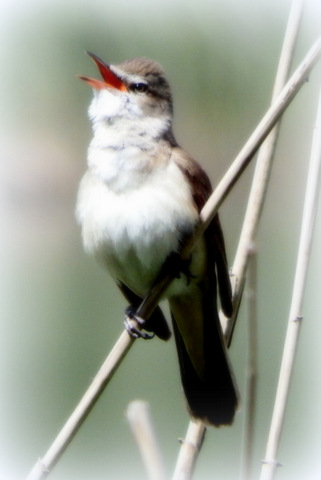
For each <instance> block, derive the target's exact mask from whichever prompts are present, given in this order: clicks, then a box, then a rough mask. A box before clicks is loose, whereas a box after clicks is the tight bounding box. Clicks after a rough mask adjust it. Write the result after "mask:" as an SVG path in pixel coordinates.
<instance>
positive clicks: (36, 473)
mask: <svg viewBox="0 0 321 480" xmlns="http://www.w3.org/2000/svg"><path fill="white" fill-rule="evenodd" d="M320 56H321V38H320V39H319V40H318V41H317V42H316V43H315V44H314V45H313V46H312V48H311V49H310V51H309V52H308V53H307V55H306V57H305V58H304V60H303V61H302V63H301V65H300V66H299V68H298V69H297V70H296V72H295V73H294V74H293V76H292V77H291V79H290V80H289V82H288V83H287V85H286V86H285V87H284V89H283V90H282V92H281V94H280V95H279V96H278V98H277V99H276V101H275V102H274V104H273V105H272V106H271V107H270V109H269V110H268V111H267V113H266V114H265V116H264V117H263V119H262V120H261V122H260V123H259V125H258V126H257V128H256V129H255V130H254V132H253V134H252V135H251V137H250V138H249V140H248V141H247V142H246V144H245V145H244V147H243V148H242V150H241V152H240V153H239V155H238V156H237V157H236V159H235V161H234V162H233V164H232V165H231V167H230V168H229V170H228V171H227V173H226V174H225V176H224V177H223V179H222V180H221V182H220V183H219V185H218V187H217V188H216V189H215V190H214V192H213V194H212V195H211V197H210V198H209V200H208V202H207V203H206V205H205V206H204V208H203V210H202V212H201V221H200V224H199V226H198V228H197V229H196V231H195V234H194V235H193V236H192V238H191V239H190V241H189V242H187V243H186V246H185V248H184V250H183V252H182V256H183V257H185V258H186V257H188V255H189V253H190V252H191V250H192V248H193V245H194V244H195V242H196V241H197V240H198V239H199V238H200V237H201V236H202V234H203V233H204V231H205V229H206V228H207V226H208V225H209V223H210V222H211V220H212V219H213V218H214V216H215V214H216V213H217V211H218V209H219V207H220V205H221V204H222V202H223V201H224V199H225V198H226V196H227V194H228V193H229V191H230V190H231V189H232V187H233V185H234V184H235V183H236V181H237V180H238V178H239V177H240V176H241V174H242V172H243V171H244V170H245V168H246V167H247V165H248V164H249V162H250V160H251V158H252V157H253V155H254V154H255V152H256V151H257V149H258V148H259V146H260V144H261V143H262V142H263V140H264V139H265V138H266V136H267V135H268V133H269V132H270V131H271V129H272V128H273V126H274V125H275V123H276V122H277V121H278V119H279V118H280V117H281V115H282V114H283V113H284V111H285V110H286V108H287V107H288V105H289V104H290V103H291V101H292V100H293V99H294V97H295V95H296V94H297V93H298V92H299V90H300V88H301V87H302V85H303V84H304V83H305V81H306V79H307V77H308V75H309V73H310V72H311V70H312V69H313V67H314V65H315V64H316V62H317V61H318V59H319V58H320ZM170 281H171V278H170V277H169V276H166V278H161V279H159V280H158V282H157V283H156V284H155V286H154V287H153V288H152V289H151V291H150V292H149V294H148V295H147V296H146V298H145V299H144V301H143V302H142V304H141V306H140V307H139V308H138V310H137V314H138V315H139V316H141V317H142V318H148V317H149V316H150V314H151V313H152V311H153V309H154V308H155V306H156V304H157V303H158V301H159V300H160V298H161V296H162V293H163V292H164V291H165V289H166V287H167V286H168V284H169V282H170ZM133 343H134V340H133V339H132V338H130V337H129V335H128V334H127V332H126V331H124V332H123V333H122V335H121V336H120V338H119V340H118V342H117V344H116V346H115V347H114V348H113V350H112V352H111V354H110V356H108V357H107V359H106V361H105V362H104V364H103V366H102V367H101V369H100V371H99V374H97V376H96V377H95V378H94V380H93V382H92V384H91V385H90V387H89V389H88V390H87V392H86V393H85V395H84V397H83V398H82V399H81V400H80V402H79V404H78V406H77V407H76V409H75V411H74V412H73V413H72V415H71V416H70V418H69V419H68V420H67V422H66V424H65V425H64V427H63V428H62V430H61V432H60V433H59V434H58V436H57V438H56V439H55V440H54V442H53V444H52V446H51V447H50V448H49V450H48V452H47V453H46V454H45V456H44V457H43V458H42V460H39V461H38V462H37V463H36V465H35V466H34V467H33V469H32V470H31V472H30V474H29V475H28V477H27V480H43V479H45V478H47V476H48V475H49V473H50V472H51V471H52V469H53V467H54V465H55V464H56V463H57V461H58V460H59V458H60V457H61V455H62V454H63V452H64V451H65V450H66V448H67V446H68V444H69V443H70V442H71V440H72V438H73V437H74V436H75V434H76V432H77V431H78V429H79V428H80V426H81V425H82V423H83V422H84V420H85V419H86V418H87V416H88V414H89V412H90V411H91V410H92V408H93V406H94V404H95V402H96V401H97V399H98V397H99V396H100V395H101V394H102V392H103V391H104V389H105V387H106V385H107V384H108V383H109V380H110V378H111V375H113V373H114V372H115V370H116V369H117V368H118V366H119V365H120V363H121V361H122V359H123V358H124V356H125V355H126V354H127V352H128V350H129V349H130V347H131V346H132V344H133Z"/></svg>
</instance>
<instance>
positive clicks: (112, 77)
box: [79, 52, 128, 92]
mask: <svg viewBox="0 0 321 480" xmlns="http://www.w3.org/2000/svg"><path fill="white" fill-rule="evenodd" d="M87 53H88V55H89V56H90V58H92V59H93V61H94V62H95V64H96V65H97V67H98V68H99V71H100V73H101V76H102V77H103V79H104V81H102V80H96V79H95V78H89V77H84V76H82V75H79V78H80V79H81V80H84V81H85V82H87V83H88V84H89V85H90V86H91V87H93V88H96V89H97V90H101V89H103V88H108V87H109V88H116V89H117V90H121V91H123V92H126V91H127V90H128V89H127V87H126V85H125V84H124V82H123V81H122V80H121V79H120V78H119V77H118V76H117V75H116V74H115V73H114V72H112V71H111V69H110V67H109V66H108V65H106V63H104V62H103V61H102V60H101V59H100V58H99V57H97V55H95V54H94V53H91V52H87Z"/></svg>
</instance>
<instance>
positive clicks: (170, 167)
mask: <svg viewBox="0 0 321 480" xmlns="http://www.w3.org/2000/svg"><path fill="white" fill-rule="evenodd" d="M104 153H105V155H106V152H104ZM111 160H112V161H111V163H110V164H111V165H113V167H112V168H115V166H114V160H115V159H111ZM127 160H128V159H127ZM104 165H106V158H105V159H104ZM119 165H120V164H119ZM126 165H127V167H128V168H127V167H126ZM142 175H143V177H141V176H140V177H139V178H140V181H139V182H138V179H137V170H135V169H133V168H130V164H128V162H126V163H125V165H124V166H123V169H122V171H119V172H118V176H119V178H122V188H116V189H114V188H111V186H110V185H108V181H107V182H106V181H104V180H103V179H102V175H101V174H99V173H98V172H97V171H95V169H89V170H88V172H87V173H86V175H85V176H84V178H83V180H82V182H81V186H80V189H79V196H78V203H77V217H78V220H79V222H80V223H81V225H82V234H83V242H84V246H85V248H86V250H87V251H88V252H90V253H92V254H94V255H95V256H97V257H98V258H99V259H101V260H103V262H104V263H105V264H106V265H107V267H108V268H109V270H110V273H111V274H112V275H113V276H114V277H115V278H118V279H119V280H121V281H123V282H124V283H126V284H127V285H128V286H129V287H130V288H132V289H133V290H134V291H136V292H137V293H139V292H141V293H145V292H146V290H147V289H148V287H149V286H150V284H151V282H152V281H153V280H154V278H155V276H156V275H157V273H158V271H159V269H160V268H161V265H162V264H163V262H164V260H165V259H166V257H167V256H168V255H169V254H170V253H171V252H172V251H176V250H177V249H178V246H179V240H180V238H181V237H182V235H183V234H184V233H186V232H188V231H191V230H192V228H193V227H194V225H195V222H196V221H197V218H198V214H197V211H196V209H195V208H194V206H193V202H192V201H191V191H190V186H189V184H188V182H187V180H186V178H185V177H184V174H183V173H182V172H181V170H180V169H179V167H177V165H176V164H175V163H174V162H171V161H169V162H168V163H167V164H165V165H160V166H158V167H157V168H155V169H154V170H152V171H146V172H145V176H146V178H145V179H144V173H142ZM118 187H119V185H118Z"/></svg>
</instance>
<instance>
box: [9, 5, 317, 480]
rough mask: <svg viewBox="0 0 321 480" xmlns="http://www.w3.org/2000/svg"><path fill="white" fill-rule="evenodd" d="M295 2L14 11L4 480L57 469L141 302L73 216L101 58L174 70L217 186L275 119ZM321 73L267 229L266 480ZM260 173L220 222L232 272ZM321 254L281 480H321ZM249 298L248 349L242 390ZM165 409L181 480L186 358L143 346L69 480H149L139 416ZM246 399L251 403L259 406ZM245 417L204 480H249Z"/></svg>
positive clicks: (163, 434) (238, 191)
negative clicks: (86, 246) (52, 451)
mask: <svg viewBox="0 0 321 480" xmlns="http://www.w3.org/2000/svg"><path fill="white" fill-rule="evenodd" d="M306 3H307V4H306V8H305V14H304V18H303V24H302V28H301V30H300V37H299V43H298V48H297V53H296V56H295V61H294V65H295V66H296V65H297V64H298V62H299V61H300V60H301V59H302V58H303V56H304V55H305V53H306V52H307V50H308V49H309V48H310V46H311V44H312V42H313V41H314V39H315V38H316V37H317V36H318V34H319V32H320V31H321V28H320V26H321V3H320V1H318V0H314V1H313V0H310V1H309V0H308V1H307V2H306ZM289 7H290V1H289V0H282V1H279V0H278V1H277V0H256V1H255V2H248V1H246V0H216V1H210V0H190V1H188V0H187V1H186V0H162V1H152V2H151V1H147V0H135V1H134V0H109V1H103V0H91V1H90V2H89V1H88V2H86V1H85V0H79V1H71V0H63V1H62V0H56V1H53V0H43V1H39V0H25V1H23V0H10V1H9V0H2V2H1V4H0V19H1V20H0V22H1V29H0V32H1V33H0V35H1V41H0V49H1V69H2V73H1V77H0V85H1V97H2V100H1V110H0V118H1V133H0V136H1V163H0V169H1V170H0V171H1V177H0V210H1V217H0V222H1V223H0V225H1V253H0V255H1V337H0V338H1V340H0V341H1V344H0V372H1V377H0V378H1V394H0V399H1V400H0V402H1V410H0V479H1V480H17V479H21V478H24V476H25V475H26V474H27V473H28V472H29V470H30V469H31V467H32V466H33V464H34V463H35V462H36V460H37V459H38V458H39V457H41V456H43V455H44V453H45V452H46V450H47V448H48V447H49V446H50V444H51V442H52V441H53V439H54V438H55V436H56V434H57V433H58V431H59V430H60V428H61V427H62V425H63V423H64V422H65V420H66V419H67V418H68V416H69V414H70V413H71V412H72V410H73V408H74V407H75V405H76V404H77V402H78V400H79V399H80V397H81V395H82V394H83V392H84V391H85V389H86V388H87V386H88V384H89V382H90V380H91V378H92V377H93V376H94V374H95V373H96V371H97V370H98V368H99V367H100V365H101V363H102V362H103V360H104V358H105V356H106V355H107V353H108V352H109V350H110V349H111V347H112V345H113V343H114V342H115V340H116V339H117V338H118V336H119V334H120V333H121V331H122V312H123V309H124V307H125V302H124V301H123V300H122V298H121V296H120V294H119V293H118V292H117V290H116V288H115V286H114V285H113V284H112V283H111V281H110V280H109V278H108V275H107V274H106V273H105V272H104V271H102V270H101V269H100V267H99V266H97V265H96V264H95V262H94V260H93V259H91V258H87V257H86V256H85V254H84V253H83V251H82V246H81V241H80V235H79V228H78V227H77V225H76V222H75V219H74V205H75V198H76V192H77V187H78V183H79V180H80V178H81V175H82V173H83V172H84V169H85V161H86V150H87V146H88V143H89V141H90V138H91V130H90V124H89V121H88V119H87V114H86V112H87V107H88V105H89V102H90V99H91V95H92V94H91V91H90V89H89V88H88V86H86V85H85V84H84V83H82V82H80V81H79V80H78V79H77V78H76V74H83V75H96V70H95V67H94V65H93V63H92V62H91V61H90V59H89V58H88V57H87V56H86V55H85V54H84V51H85V50H91V51H93V52H95V53H96V54H97V55H99V56H101V57H102V58H103V59H105V61H106V62H110V63H117V62H120V61H123V60H125V59H127V58H131V57H135V56H142V55H143V56H147V57H151V58H153V59H155V60H158V61H159V62H161V63H162V64H163V66H164V68H165V69H166V71H167V72H168V78H169V80H170V82H171V84H172V88H173V94H174V99H175V126H176V128H175V132H176V136H177V138H178V141H179V142H180V143H181V144H182V145H183V146H184V147H185V148H186V149H187V150H188V151H190V153H192V154H193V155H194V156H195V157H196V158H198V159H199V160H200V161H201V162H202V164H203V165H204V167H205V168H206V169H207V171H208V172H209V174H210V177H211V179H212V181H213V183H214V184H215V183H216V182H217V181H218V180H219V179H220V178H221V177H222V175H223V174H224V172H225V170H226V169H227V167H228V166H229V164H230V163H231V162H232V160H233V158H234V157H235V155H236V154H237V152H238V151H239V149H240V148H241V147H242V145H243V144H244V142H245V140H246V139H247V137H248V136H249V134H250V133H251V132H252V130H253V128H254V127H255V125H256V123H257V122H258V121H259V120H260V118H261V116H262V115H263V113H264V112H265V110H266V108H267V106H268V104H269V100H270V96H271V92H272V85H273V79H274V75H275V72H276V67H277V63H278V58H279V53H280V48H281V45H282V41H283V34H284V30H285V26H286V21H287V16H288V12H289ZM319 86H320V67H317V68H316V69H315V71H314V72H313V73H312V75H311V78H310V81H309V83H307V84H306V85H305V86H304V87H303V89H302V91H301V92H300V94H299V96H298V97H297V99H296V100H295V102H294V104H293V105H292V106H291V107H290V108H289V110H288V112H287V113H286V115H285V118H284V121H283V124H282V131H281V138H280V143H279V147H278V151H277V155H276V161H275V169H274V172H273V175H272V179H271V186H270V190H269V194H268V198H267V203H266V209H265V213H264V215H263V219H262V225H261V228H260V235H259V241H258V252H259V266H258V271H259V280H258V293H259V385H258V406H257V425H256V429H255V452H254V454H255V459H254V460H255V461H254V474H255V475H254V478H257V475H258V473H259V471H260V461H261V459H262V458H263V456H264V451H265V443H266V438H267V433H268V429H269V423H270V418H271V412H272V407H273V400H274V395H275V389H276V382H277V377H278V370H279V364H280V359H281V354H282V348H283V340H284V333H285V329H286V323H287V316H288V310H289V304H290V299H291V289H292V284H293V273H294V265H295V258H296V252H297V246H298V235H299V225H300V221H301V215H302V202H303V196H304V187H305V181H306V175H307V164H308V159H309V155H310V145H311V138H312V131H313V123H314V119H315V114H316V102H317V95H318V90H319ZM252 170H253V168H252V167H250V168H249V169H248V171H247V172H246V173H245V175H244V177H243V178H242V180H241V181H240V183H239V184H238V185H237V186H236V188H235V189H234V190H233V192H232V194H231V195H230V197H229V198H228V199H227V201H226V202H225V204H224V205H223V207H222V209H221V218H222V223H223V226H224V229H225V232H226V239H227V247H228V253H229V259H230V263H232V261H233V257H234V254H235V249H236V245H237V238H238V235H239V232H240V227H241V222H242V218H243V214H244V209H245V206H246V199H247V194H248V189H249V185H250V181H251V174H252ZM320 223H321V222H320V214H319V215H318V223H317V231H316V239H315V241H314V250H313V257H312V262H311V267H310V272H309V278H308V285H307V294H306V301H305V307H304V316H305V320H304V323H303V328H302V337H301V341H300V348H299V351H298V358H297V362H296V371H295V375H294V379H293V384H292V388H291V396H290V402H289V408H288V412H287V418H286V424H285V430H284V435H283V438H282V445H281V450H280V456H279V460H280V462H281V463H282V464H283V465H284V466H283V467H282V468H280V469H279V472H278V478H279V479H280V480H281V479H282V480H289V479H291V480H296V479H302V478H304V479H318V480H319V479H320V477H321V457H320V442H321V434H320V431H321V385H320V384H321V375H320V365H321V349H320V334H321V328H320V323H321V322H320V320H321V318H320V308H319V304H318V300H319V295H320V284H321V274H320V253H319V251H318V250H319V245H320V244H321V238H320V236H321V226H320ZM246 315H247V306H246V301H245V300H244V302H243V305H242V308H241V311H240V317H239V321H238V324H237V328H236V331H235V337H234V341H233V344H232V347H231V357H232V362H233V364H234V366H235V371H236V375H237V379H238V383H239V386H240V389H241V391H242V392H243V390H244V386H243V385H244V374H245V359H246V334H245V332H246ZM135 398H142V399H144V400H147V401H148V402H150V405H151V409H152V414H153V418H154V422H155V427H156V430H157V433H158V435H159V439H160V444H161V448H162V451H163V453H164V457H165V461H166V467H167V470H168V472H169V474H170V473H171V472H172V471H173V468H174V465H175V459H176V456H177V453H178V449H179V445H178V443H177V438H178V437H182V436H184V434H185V432H186V428H187V422H188V418H187V414H186V410H185V407H184V402H183V397H182V394H181V387H180V381H179V374H178V366H177V362H176V353H175V348H174V342H173V341H170V342H168V343H164V342H161V341H159V340H157V339H155V340H154V341H152V342H143V341H139V342H137V343H136V344H135V345H134V347H133V348H132V350H131V351H130V353H129V355H128V357H127V358H126V359H125V361H124V363H123V365H122V366H121V368H120V369H119V371H118V372H117V374H116V376H115V378H114V379H113V380H112V382H111V384H110V386H109V388H108V390H107V391H106V392H105V394H104V395H103V397H102V398H101V399H100V401H99V403H98V405H97V406H96V407H95V409H94V411H93V413H92V414H91V415H90V417H89V418H88V419H87V421H86V423H85V425H84V426H83V427H82V429H81V430H80V432H79V434H78V435H77V437H76V439H75V440H74V441H73V443H72V444H71V446H70V447H69V448H68V450H67V452H66V453H65V454H64V456H63V458H62V460H61V461H60V462H59V464H58V466H57V467H56V468H55V470H54V472H53V473H52V475H51V476H50V478H52V480H69V479H76V478H77V479H78V480H89V479H90V480H101V479H106V478H108V479H113V478H117V479H119V480H125V479H133V480H136V479H141V478H145V472H144V470H143V467H142V464H141V461H140V458H139V455H138V452H137V448H136V445H135V444H134V442H133V440H132V438H131V434H130V432H129V428H128V426H127V423H126V421H125V418H124V411H125V409H126V406H127V405H128V403H129V402H130V401H131V400H133V399H135ZM243 399H244V395H243ZM242 423H243V413H242V409H241V412H240V413H239V414H238V415H237V418H236V421H235V424H234V425H233V427H231V428H222V429H220V430H214V429H211V430H209V431H208V434H207V439H206V443H205V445H204V448H203V450H202V453H201V455H200V458H199V461H198V465H197V469H196V473H195V478H196V479H199V480H207V479H210V478H224V479H226V480H229V479H235V478H237V476H238V472H239V466H240V454H241V442H242Z"/></svg>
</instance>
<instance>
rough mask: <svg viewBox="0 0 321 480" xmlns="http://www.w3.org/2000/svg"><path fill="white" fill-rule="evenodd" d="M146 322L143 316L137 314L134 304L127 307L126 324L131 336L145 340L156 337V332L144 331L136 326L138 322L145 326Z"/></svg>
mask: <svg viewBox="0 0 321 480" xmlns="http://www.w3.org/2000/svg"><path fill="white" fill-rule="evenodd" d="M145 323H146V322H145V320H144V319H143V318H141V317H139V316H138V315H136V313H135V311H134V310H133V307H132V306H129V307H127V308H126V311H125V320H124V325H125V328H126V330H127V332H128V333H129V335H130V336H131V337H133V338H143V339H144V340H151V339H152V338H154V336H155V334H154V333H147V332H143V331H142V330H141V329H139V328H137V326H136V324H138V325H139V326H140V327H143V326H144V325H145Z"/></svg>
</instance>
